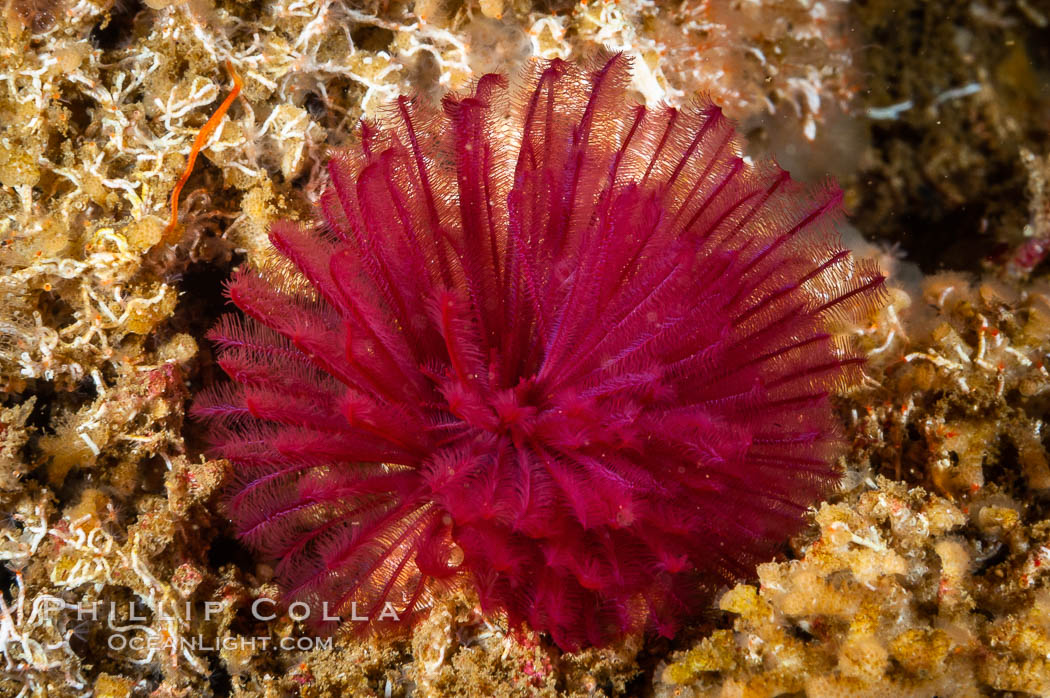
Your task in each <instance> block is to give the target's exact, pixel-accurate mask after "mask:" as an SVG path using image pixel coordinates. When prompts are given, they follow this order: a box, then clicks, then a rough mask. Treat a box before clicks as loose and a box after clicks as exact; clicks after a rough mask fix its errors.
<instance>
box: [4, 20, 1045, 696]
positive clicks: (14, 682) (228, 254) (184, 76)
mask: <svg viewBox="0 0 1050 698" xmlns="http://www.w3.org/2000/svg"><path fill="white" fill-rule="evenodd" d="M919 4H922V5H923V7H921V8H919V9H915V7H913V6H916V3H908V4H907V5H908V6H909V7H912V10H911V11H908V12H904V10H902V7H903V6H902V5H901V4H900V3H889V2H871V3H864V4H863V7H861V6H860V5H857V4H850V3H845V2H838V1H837V0H827V1H825V2H802V1H801V0H758V1H756V2H747V3H736V2H728V1H723V0H712V1H711V2H694V1H692V0H685V1H683V2H674V3H670V4H664V3H654V2H647V1H645V0H625V1H623V2H591V1H590V0H588V2H573V3H569V2H549V3H548V2H544V3H532V2H528V1H526V0H502V1H499V0H495V1H493V0H484V1H482V2H472V1H470V0H467V1H459V0H456V1H453V2H434V1H433V0H416V1H415V2H399V1H398V0H392V1H390V2H386V1H380V0H375V1H368V2H343V1H337V0H267V1H266V2H262V3H243V2H238V1H236V0H230V1H220V2H213V1H212V0H195V1H194V2H189V3H172V2H167V1H166V0H148V1H147V2H146V3H145V4H141V3H137V2H127V3H125V2H121V3H114V2H111V1H110V0H75V1H74V0H61V1H59V2H41V1H40V0H10V1H9V2H6V3H0V12H2V13H3V14H2V16H0V387H2V390H3V403H2V404H0V513H2V517H0V561H2V562H3V564H4V567H3V570H2V571H0V582H2V583H3V587H4V594H3V596H2V597H0V653H2V655H3V657H2V658H0V695H5V696H6V695H12V696H43V695H49V696H79V695H87V694H91V693H94V695H97V696H106V697H107V698H108V697H114V698H116V697H120V698H124V697H125V696H137V695H153V696H158V697H162V696H186V695H191V694H192V695H216V696H221V695H244V696H249V695H250V696H264V695H265V696H283V695H302V696H325V695H368V694H372V695H384V696H386V695H389V696H407V695H428V696H429V695H433V696H441V695H508V696H526V695H549V696H554V695H581V696H591V695H606V696H618V695H639V694H643V695H644V694H646V693H648V692H650V691H655V692H656V693H657V694H658V695H668V696H671V695H682V696H688V695H725V696H734V695H749V696H750V695H777V694H784V693H788V694H791V693H794V694H808V695H812V696H833V695H851V696H852V695H883V694H888V695H929V696H932V695H939V696H945V695H982V694H988V693H992V692H995V691H1002V692H1014V693H1022V694H1030V695H1047V694H1050V667H1048V664H1047V656H1048V655H1050V638H1048V633H1050V628H1048V624H1047V620H1046V619H1047V618H1048V617H1050V597H1048V594H1050V592H1048V589H1050V581H1048V578H1047V575H1046V570H1047V569H1048V568H1050V513H1048V509H1047V506H1046V501H1047V500H1046V492H1047V490H1048V489H1050V468H1048V460H1047V444H1048V437H1047V434H1046V424H1045V421H1046V415H1047V414H1048V413H1050V409H1048V408H1050V397H1048V396H1050V391H1048V385H1050V379H1048V376H1047V368H1046V362H1047V360H1048V352H1050V301H1048V296H1050V289H1048V287H1047V285H1046V268H1045V264H1044V263H1043V260H1044V257H1045V249H1046V245H1045V240H1046V239H1048V238H1050V233H1048V232H1047V222H1046V210H1047V204H1046V200H1047V194H1046V191H1047V189H1046V186H1045V183H1046V181H1047V166H1046V159H1047V156H1048V153H1050V138H1048V137H1047V133H1046V129H1045V123H1046V118H1045V115H1046V114H1048V113H1050V111H1048V104H1050V99H1048V97H1047V95H1048V94H1050V91H1048V90H1047V89H1046V85H1047V75H1048V71H1050V58H1048V56H1047V55H1046V50H1045V47H1041V43H1045V42H1042V41H1041V40H1040V39H1039V37H1040V36H1041V35H1042V34H1041V33H1040V32H1045V26H1046V22H1047V17H1048V16H1050V13H1047V12H1046V11H1045V10H1042V9H1041V8H1040V7H1039V6H1038V3H1032V2H1018V3H970V4H966V5H965V6H963V5H959V6H956V5H952V4H951V3H945V2H939V1H938V2H929V3H919ZM949 5H951V6H950V7H949ZM916 7H917V6H916ZM920 10H921V12H920ZM888 27H889V28H891V29H892V31H891V32H890V33H889V34H888V33H887V31H888V30H887V28H888ZM916 36H921V37H923V39H922V41H923V46H924V47H925V49H924V51H923V52H922V53H921V56H920V57H915V56H913V53H914V52H909V51H897V50H887V51H878V50H875V49H872V48H871V47H872V46H873V45H879V46H881V45H886V42H888V41H891V40H892V41H894V42H900V43H901V44H902V45H906V44H908V42H912V41H914V40H915V37H916ZM982 37H988V38H987V39H985V38H982ZM598 47H602V48H605V49H606V50H611V51H624V52H626V53H627V54H628V55H629V56H631V57H632V58H633V59H634V66H635V70H636V72H635V76H636V77H635V82H634V83H633V84H632V90H633V92H634V93H635V94H636V95H637V96H638V97H639V98H640V99H642V100H645V101H648V102H651V103H655V102H658V101H660V100H664V99H666V100H668V101H670V102H671V103H682V102H683V101H684V100H686V99H688V98H690V97H691V96H692V95H693V94H694V93H695V92H697V91H698V90H699V91H706V92H708V93H710V94H711V96H712V98H714V99H715V101H719V102H722V103H723V104H724V105H725V107H726V109H727V113H728V114H729V115H730V116H732V117H734V118H736V119H739V120H741V122H742V124H743V130H745V131H747V132H749V134H748V135H749V138H750V140H751V142H752V143H753V144H757V146H756V148H757V149H759V150H764V149H765V148H766V147H767V146H768V147H769V148H770V149H772V150H774V151H776V152H777V154H778V157H779V158H780V159H781V161H782V162H785V163H787V164H788V165H789V166H790V167H791V169H792V170H793V171H797V172H802V173H803V174H805V175H812V176H816V177H819V176H823V174H824V173H826V172H828V171H829V170H831V171H833V172H835V174H836V175H837V176H839V177H840V178H841V179H842V181H843V184H844V186H845V188H846V190H847V203H848V204H850V205H853V206H856V208H857V213H858V215H857V218H856V224H857V226H858V228H860V231H861V233H863V234H864V235H865V236H867V237H868V238H871V239H877V238H879V237H881V236H889V237H891V238H892V239H893V240H896V241H901V242H902V243H903V246H904V247H903V249H904V251H905V252H908V253H911V255H912V256H913V259H914V261H916V262H917V263H918V265H919V266H920V268H921V271H920V270H919V269H916V268H914V267H913V266H912V265H910V264H907V263H901V262H900V260H899V259H897V257H899V256H900V255H901V253H900V250H899V248H889V247H885V248H881V249H878V250H875V251H874V254H876V255H878V256H879V257H880V258H881V259H882V260H883V263H884V266H885V267H886V268H887V269H888V270H889V271H891V278H890V280H891V283H893V284H896V285H895V288H894V290H893V291H892V294H893V297H892V299H891V303H890V304H889V305H888V306H887V307H886V308H885V309H884V310H883V311H882V312H881V313H880V314H878V315H877V316H875V317H872V318H870V320H869V321H868V322H867V323H865V324H863V325H862V326H860V327H858V328H857V329H856V331H857V333H858V335H859V340H860V341H861V342H862V343H863V344H864V346H865V348H866V350H867V351H868V353H869V355H870V360H869V366H868V369H867V372H868V374H869V380H868V381H867V382H866V383H865V384H864V385H862V386H860V387H859V388H856V389H854V390H853V391H852V392H850V393H848V394H844V395H841V396H839V397H838V398H837V400H838V402H837V405H838V411H839V414H840V415H841V418H842V422H843V424H844V425H845V427H846V430H847V433H848V435H849V437H850V439H851V444H852V447H851V449H850V452H849V453H848V454H847V455H846V457H844V458H843V460H842V463H841V467H842V470H843V472H844V473H845V481H846V484H845V485H844V487H843V490H842V491H841V492H840V493H837V494H835V495H834V496H833V497H831V498H830V500H829V501H828V502H826V503H824V504H823V505H822V506H820V507H819V508H818V509H817V511H816V512H815V513H814V515H813V518H814V523H813V526H812V527H811V529H810V530H809V531H807V532H806V533H804V534H802V535H800V536H799V537H797V538H796V539H795V540H794V541H793V544H792V546H791V549H790V552H787V551H786V552H785V559H780V560H775V561H770V562H769V563H767V564H764V565H762V566H761V567H760V568H759V571H758V580H757V582H756V583H742V584H738V585H736V586H735V587H733V588H732V589H728V590H726V591H725V592H724V593H723V594H721V595H720V597H719V602H718V608H717V609H712V610H711V613H710V620H709V621H706V622H704V623H701V624H700V625H698V626H697V627H695V628H693V629H692V631H691V634H690V635H688V636H687V637H683V638H682V639H681V640H679V641H678V642H677V644H669V643H664V642H659V641H653V640H651V639H648V640H647V639H645V638H641V637H633V636H632V637H629V638H627V639H626V640H624V641H623V642H621V643H619V644H617V645H614V646H611V647H608V648H605V649H601V650H587V651H584V652H580V653H576V654H568V653H562V652H560V651H559V650H558V649H557V648H556V647H555V646H554V645H553V644H552V643H551V642H550V640H549V638H546V637H544V636H543V635H537V634H534V633H518V632H511V631H509V630H508V629H507V628H506V627H505V626H504V625H501V622H500V620H499V619H498V618H485V617H483V616H482V615H481V613H480V611H479V609H478V608H477V600H476V599H475V598H472V597H471V596H470V595H469V594H465V593H459V594H456V595H453V596H450V597H449V598H446V599H444V600H443V601H442V602H441V603H439V605H438V606H437V607H436V608H435V609H434V611H433V612H432V613H431V615H430V616H429V617H428V618H427V619H426V620H425V621H423V622H421V623H420V624H419V625H418V626H417V627H416V629H415V631H414V636H413V637H412V638H411V639H409V640H407V641H403V642H394V643H389V642H385V641H378V640H372V639H354V638H349V637H345V638H344V637H338V638H336V640H335V642H334V645H333V646H331V647H324V646H305V645H304V646H301V647H297V646H296V644H295V642H294V641H295V640H297V639H299V638H301V637H303V636H305V635H308V634H307V633H304V632H303V631H302V630H301V628H300V627H299V626H298V625H297V623H296V622H295V621H293V620H292V619H291V618H289V617H288V616H287V615H283V616H282V615H278V617H276V618H274V619H273V620H269V621H258V620H256V619H255V618H253V616H252V614H251V611H250V609H251V605H252V603H253V602H255V601H258V600H260V599H261V600H267V599H276V598H278V596H279V589H278V588H277V586H276V584H275V583H274V582H273V579H272V576H273V571H272V570H271V569H269V568H268V567H267V566H266V565H257V564H255V563H254V562H253V561H252V560H251V558H250V557H249V556H247V555H246V554H244V553H243V551H242V550H241V548H240V547H239V546H238V545H237V544H236V543H235V542H234V541H233V540H231V539H230V538H229V537H228V535H229V534H228V531H227V528H226V525H227V524H226V519H225V516H224V513H223V511H222V508H221V507H222V505H221V501H222V497H221V492H222V490H223V486H224V483H225V482H227V480H228V478H229V473H230V468H229V465H228V464H227V463H225V462H223V461H206V460H204V459H202V457H201V456H200V455H199V454H200V451H201V448H202V445H203V444H202V440H201V438H200V434H199V428H198V427H197V426H195V425H194V424H193V423H191V422H189V421H188V420H186V419H185V405H186V401H187V399H188V398H189V396H190V395H191V394H192V393H193V392H195V391H196V390H197V389H198V388H199V386H200V385H201V384H202V383H204V382H206V381H207V380H209V379H210V376H211V374H212V373H214V371H215V370H216V369H215V366H214V363H213V359H212V357H211V354H210V353H209V352H210V350H209V349H208V348H207V346H205V344H206V343H205V342H203V341H202V337H203V333H204V330H205V329H206V328H207V327H208V326H209V325H210V324H211V321H212V320H213V319H214V318H215V316H216V315H217V314H218V313H219V312H220V311H221V310H222V308H221V300H220V298H221V296H220V291H221V284H222V281H223V280H224V279H225V278H226V277H227V276H228V275H229V272H230V270H231V269H232V268H233V267H234V266H236V265H238V264H241V263H243V262H245V261H251V262H256V261H261V260H263V259H264V258H265V257H266V255H267V254H268V253H267V251H266V250H267V247H268V244H269V243H268V242H267V240H266V229H267V226H268V225H269V223H270V222H271V221H272V220H275V219H276V218H278V217H288V216H289V215H293V216H298V217H299V218H301V219H304V218H306V217H307V216H308V215H309V213H310V209H311V202H312V201H313V200H314V199H315V198H316V196H317V195H319V193H320V192H321V191H322V190H323V187H324V184H325V182H324V178H323V176H322V173H323V167H322V166H323V163H324V162H325V159H326V152H327V150H326V149H327V147H329V146H337V145H341V144H343V143H345V141H346V139H347V138H348V136H349V134H350V133H351V132H352V127H353V125H354V124H355V123H356V122H357V120H358V119H359V118H360V117H361V116H362V115H365V116H374V115H375V114H376V113H377V110H379V109H381V108H382V105H383V104H385V103H387V102H388V101H389V100H390V99H391V98H393V97H395V96H396V95H399V94H412V93H420V94H423V95H430V96H440V95H441V94H443V93H444V92H445V91H446V90H448V89H463V88H466V87H468V86H469V84H470V81H471V80H472V79H473V78H474V77H475V76H476V75H480V74H483V73H485V72H489V71H492V70H502V71H504V72H510V73H513V72H514V66H516V65H518V64H519V63H520V62H521V61H523V60H524V59H526V58H528V57H530V56H542V57H546V58H552V57H562V58H567V59H574V58H577V57H579V56H583V55H589V54H590V53H592V52H593V51H594V49H596V48H598ZM891 54H892V55H891ZM893 56H908V58H906V59H901V60H897V59H896V58H893ZM891 58H893V59H892V60H890V59H891ZM227 60H229V61H231V63H232V66H233V68H234V70H235V71H236V73H237V74H238V75H240V76H241V77H242V78H243V80H244V88H243V90H242V91H241V93H240V94H239V95H238V96H237V98H236V99H235V100H234V102H233V104H232V105H230V107H229V111H228V112H227V113H226V115H225V117H224V118H223V119H222V121H221V122H220V123H219V124H218V125H217V127H216V128H215V131H214V133H212V134H211V135H210V137H208V138H207V141H206V142H205V143H204V146H203V148H202V149H201V157H200V158H198V161H197V163H196V167H195V169H194V171H193V174H192V175H191V176H190V178H189V179H188V181H187V182H186V186H185V189H184V191H183V192H182V196H181V199H180V207H179V208H180V212H179V217H178V223H177V225H176V226H174V227H172V228H171V229H170V230H166V224H167V222H168V220H169V216H170V214H171V208H170V200H171V194H172V190H173V188H174V187H175V184H176V182H177V181H178V179H179V177H180V176H181V175H182V173H183V171H184V170H185V167H186V164H187V159H188V157H189V155H190V152H191V149H192V146H193V142H194V140H195V139H196V138H197V136H198V134H199V133H200V132H201V129H202V127H203V126H204V124H205V123H206V122H207V120H208V119H209V117H211V116H212V115H213V114H214V113H215V111H216V109H217V107H218V106H219V104H220V102H221V100H222V98H223V97H224V96H225V95H226V94H227V93H228V91H229V88H230V82H231V77H230V74H229V73H228V72H227V70H226V67H225V65H226V61H227ZM909 103H910V106H909ZM756 154H757V153H756ZM933 155H936V157H933ZM960 178H961V179H960ZM931 197H932V198H931ZM931 201H932V202H933V205H932V206H931V204H930V202H931ZM963 209H965V211H972V210H979V211H981V212H982V216H978V217H976V218H974V217H973V216H971V215H959V214H958V211H959V210H963ZM927 211H928V212H929V216H927V217H924V215H925V214H924V212H927ZM982 218H983V220H982ZM927 224H929V225H927ZM946 231H947V232H946ZM948 233H950V236H951V237H950V239H951V241H952V244H955V242H954V241H955V240H958V241H959V242H958V246H957V247H954V248H953V250H952V252H953V254H952V256H951V260H952V261H953V263H954V262H955V261H957V260H963V261H964V262H965V264H960V266H965V268H966V271H967V272H968V274H969V275H962V274H959V273H951V272H941V273H932V272H934V271H935V270H936V269H937V264H938V262H939V261H940V260H941V257H940V256H939V255H940V252H941V250H942V249H943V248H944V247H945V246H946V242H945V241H946V240H948V239H949V237H946V236H947V235H948ZM924 236H925V237H924ZM857 247H858V251H860V252H862V253H863V249H864V248H863V246H862V245H858V246H857ZM999 248H1002V249H1001V251H1000V250H999ZM971 250H974V252H970V251H971ZM967 254H968V256H967ZM978 273H980V274H981V275H980V276H978V275H977V274H978ZM924 274H927V275H924ZM187 602H188V603H189V606H188V607H187V605H186V604H187ZM94 603H98V604H99V609H100V610H99V617H100V618H101V619H103V621H102V622H99V623H94V622H91V620H90V619H83V618H79V619H78V606H80V605H90V604H94ZM129 603H131V604H133V605H132V606H131V607H129ZM206 603H215V604H219V606H216V607H215V608H217V609H221V610H216V611H215V612H214V613H212V614H210V616H208V617H206V616H205V612H204V609H205V604H206ZM110 604H113V606H112V608H113V609H115V610H114V611H113V613H114V615H113V624H114V625H116V626H118V627H120V628H124V629H125V630H123V631H121V632H120V633H117V634H124V635H125V636H126V637H128V638H130V637H143V638H150V639H151V640H153V641H154V647H153V648H152V649H151V648H149V647H142V648H141V649H133V648H132V647H130V646H124V647H117V648H114V647H113V646H111V645H110V639H111V636H112V635H113V634H114V632H113V631H112V630H111V629H109V628H107V627H106V624H105V623H106V617H107V615H109V609H110ZM50 609H53V612H47V611H49V610H50ZM259 637H264V638H268V643H267V644H266V645H265V646H264V645H262V644H260V643H258V642H256V643H255V644H252V643H251V642H248V640H252V639H253V638H259ZM223 638H226V639H230V640H231V642H230V643H229V644H226V645H223V646H220V644H221V643H220V644H217V641H219V640H222V639H223ZM284 639H291V640H292V641H293V642H292V644H291V645H290V646H289V648H288V649H281V648H280V647H279V643H280V642H281V641H282V640H284ZM184 640H186V641H190V640H192V641H195V642H197V643H198V644H197V645H196V646H191V645H188V644H184V643H183V641H184Z"/></svg>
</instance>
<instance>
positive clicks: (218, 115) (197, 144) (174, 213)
mask: <svg viewBox="0 0 1050 698" xmlns="http://www.w3.org/2000/svg"><path fill="white" fill-rule="evenodd" d="M226 70H228V71H229V72H230V76H232V77H233V89H232V90H230V94H228V95H226V99H224V100H223V101H222V104H220V105H219V108H218V109H216V110H215V113H214V114H212V115H211V118H210V119H208V120H207V121H206V122H205V123H204V125H203V126H201V130H200V131H199V132H198V133H197V138H196V139H194V141H193V147H192V148H190V157H189V159H188V160H187V161H186V169H185V170H184V171H183V173H182V176H181V177H179V181H178V182H176V184H175V188H174V189H172V191H171V220H170V221H169V222H168V227H167V228H165V229H164V239H165V240H170V239H171V233H172V232H173V231H174V230H175V226H176V224H177V223H178V221H179V194H181V193H182V187H183V185H185V184H186V180H187V179H189V178H190V173H191V172H193V164H194V163H195V162H197V154H198V153H199V152H200V151H201V148H203V147H204V143H205V142H206V141H207V140H208V138H209V137H210V136H211V134H212V132H213V131H215V128H216V127H217V126H218V125H219V122H220V121H222V117H224V116H226V112H227V111H229V109H230V105H232V104H233V100H235V99H237V95H238V94H240V92H241V87H243V86H244V82H243V81H242V80H241V76H240V75H238V74H237V71H236V70H234V69H233V63H231V62H230V60H229V59H228V58H227V59H226Z"/></svg>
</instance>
